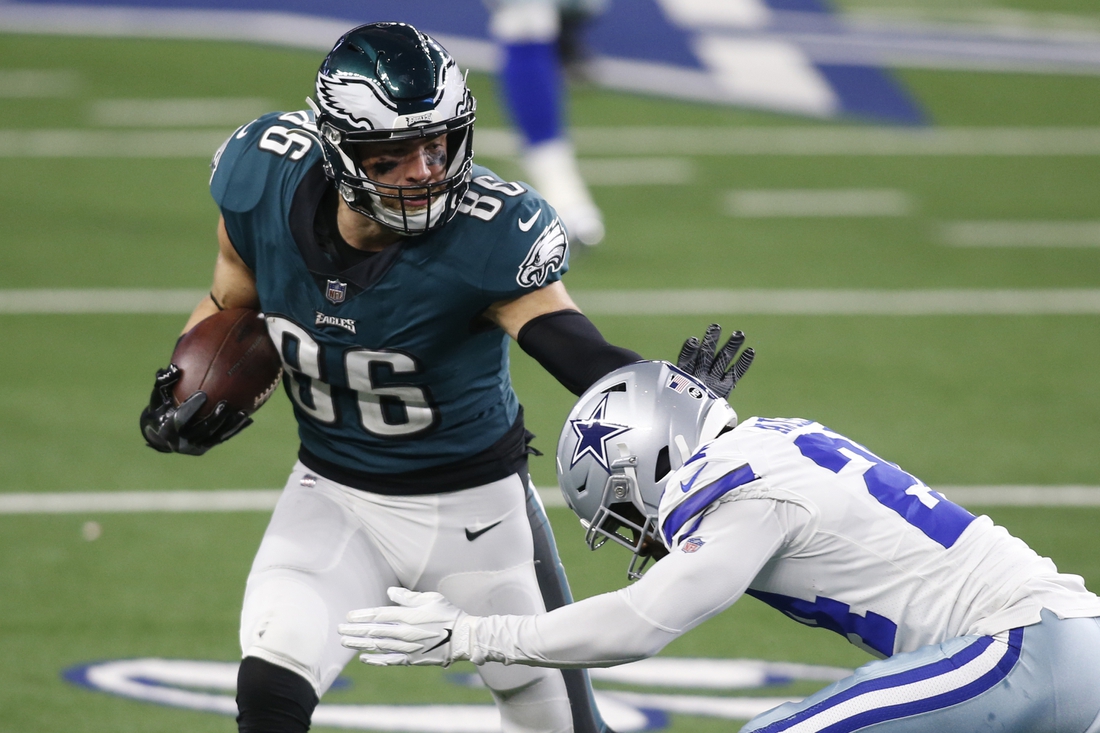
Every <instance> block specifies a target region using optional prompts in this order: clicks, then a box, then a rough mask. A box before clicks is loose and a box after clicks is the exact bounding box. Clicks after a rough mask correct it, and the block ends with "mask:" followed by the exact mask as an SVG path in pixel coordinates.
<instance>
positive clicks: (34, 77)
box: [0, 69, 79, 99]
mask: <svg viewBox="0 0 1100 733" xmlns="http://www.w3.org/2000/svg"><path fill="white" fill-rule="evenodd" d="M78 80H79V77H78V75H77V73H76V72H75V71H69V70H67V69H0V99H33V98H49V97H70V96H72V95H74V94H75V93H76V91H77V88H78V86H79V85H78Z"/></svg>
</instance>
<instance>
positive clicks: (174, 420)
mask: <svg viewBox="0 0 1100 733" xmlns="http://www.w3.org/2000/svg"><path fill="white" fill-rule="evenodd" d="M182 376H183V372H181V371H180V369H179V367H177V366H176V365H175V364H169V365H168V368H167V369H158V370H157V378H156V381H155V382H154V384H153V394H152V395H150V397H149V406H148V407H146V408H145V409H144V410H142V411H141V434H142V436H143V437H144V438H145V442H146V443H148V444H149V447H150V448H153V449H154V450H158V451H160V452H161V453H186V454H187V455H190V456H201V455H202V454H203V453H205V452H206V451H208V450H210V449H211V448H213V447H214V446H216V445H217V444H218V443H224V442H225V441H227V440H229V439H230V438H232V437H233V436H234V435H236V434H237V433H239V432H241V431H242V430H244V429H245V428H247V427H248V426H249V425H251V424H252V418H250V417H248V416H247V415H245V414H244V413H243V412H233V411H232V410H230V409H229V406H228V405H227V404H226V402H225V400H222V401H221V402H219V403H218V404H217V405H215V406H214V411H213V412H212V413H210V414H209V415H208V416H206V417H204V418H203V419H201V420H195V419H193V418H194V417H195V415H196V414H197V413H198V411H199V410H201V409H202V407H203V405H205V404H206V393H205V392H196V393H195V394H193V395H191V396H190V397H188V398H187V399H185V400H184V401H183V402H181V403H180V406H179V407H176V406H175V403H174V401H173V399H172V387H173V385H175V383H176V382H178V381H180V378H181V377H182Z"/></svg>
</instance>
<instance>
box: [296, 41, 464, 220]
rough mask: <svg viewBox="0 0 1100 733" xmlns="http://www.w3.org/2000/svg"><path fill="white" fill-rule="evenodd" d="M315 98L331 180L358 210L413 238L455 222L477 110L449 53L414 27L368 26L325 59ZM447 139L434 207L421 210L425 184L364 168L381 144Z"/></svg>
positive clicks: (340, 43)
mask: <svg viewBox="0 0 1100 733" xmlns="http://www.w3.org/2000/svg"><path fill="white" fill-rule="evenodd" d="M316 95H317V98H316V102H315V103H314V104H313V105H312V106H313V107H314V111H315V112H316V113H317V128H318V131H319V132H320V138H321V150H322V153H323V156H324V167H325V172H326V173H327V174H328V176H329V178H331V179H332V180H333V182H334V183H335V184H336V188H337V190H338V191H339V193H340V196H341V197H342V198H343V199H344V201H345V202H347V204H348V206H349V207H351V208H352V209H353V210H355V211H357V212H359V213H361V214H363V215H364V216H367V217H370V218H371V219H373V220H375V221H377V222H379V223H380V224H382V225H384V226H386V227H389V228H390V229H393V230H395V231H397V232H399V233H401V234H404V235H408V236H412V235H417V234H424V233H425V232H429V231H432V230H434V229H438V228H439V227H441V226H443V225H444V224H446V223H447V222H448V221H450V220H451V218H452V217H453V216H454V215H455V213H456V212H457V211H458V206H459V204H461V203H462V197H463V196H464V195H465V194H466V191H467V189H468V188H469V185H470V170H471V166H472V165H473V152H474V151H473V124H474V110H475V107H476V103H475V101H474V97H473V95H472V94H470V90H469V89H468V88H467V87H466V80H465V78H464V75H463V74H462V73H461V72H459V70H458V66H457V65H456V64H455V62H454V59H452V58H451V56H450V54H448V53H447V52H446V51H445V50H444V49H443V47H442V46H440V45H439V44H438V43H437V42H436V41H435V40H433V39H432V38H431V37H429V36H428V35H426V34H424V33H421V32H420V31H418V30H417V29H416V28H413V27H412V26H411V25H407V24H405V23H371V24H368V25H363V26H359V27H358V28H354V29H352V30H350V31H348V32H347V33H345V34H344V35H343V36H342V37H341V38H340V40H339V41H337V42H336V45H335V46H334V47H333V49H332V51H331V52H329V54H328V56H326V57H325V60H324V62H323V63H322V64H321V68H320V69H319V70H318V72H317V86H316ZM310 101H311V102H312V101H313V100H310ZM439 136H446V152H447V160H446V162H445V174H444V178H443V180H441V181H439V182H436V183H432V184H431V185H430V186H429V194H430V195H429V196H427V197H426V198H427V204H426V205H425V204H423V203H420V204H416V203H415V202H416V201H420V202H423V201H424V199H425V196H424V193H425V187H424V186H422V185H421V186H415V185H414V186H404V185H391V184H381V183H379V182H377V181H374V180H372V179H371V178H370V177H369V176H368V175H367V173H366V171H364V170H363V168H362V161H363V160H365V159H367V158H368V157H370V155H371V152H370V150H371V146H372V145H377V144H379V143H392V142H394V141H404V140H416V139H431V138H436V137H439Z"/></svg>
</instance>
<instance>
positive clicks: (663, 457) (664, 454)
mask: <svg viewBox="0 0 1100 733" xmlns="http://www.w3.org/2000/svg"><path fill="white" fill-rule="evenodd" d="M670 473H672V462H671V461H670V460H669V455H668V446H667V445H666V446H665V447H664V448H662V449H661V450H660V451H658V452H657V464H656V466H655V468H654V471H653V481H654V483H660V482H661V480H663V479H664V477H665V476H668V475H669V474H670Z"/></svg>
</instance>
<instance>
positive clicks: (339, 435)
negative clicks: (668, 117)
mask: <svg viewBox="0 0 1100 733" xmlns="http://www.w3.org/2000/svg"><path fill="white" fill-rule="evenodd" d="M315 94H316V99H315V100H309V101H310V105H311V107H312V110H311V111H310V110H305V111H296V112H288V113H279V112H272V113H270V114H267V115H264V116H262V117H260V118H259V119H256V120H254V121H252V122H250V123H248V124H246V125H244V126H243V127H241V128H239V129H238V130H237V131H236V132H234V133H233V134H232V135H231V136H230V137H229V139H228V140H227V141H226V142H225V144H224V145H223V146H222V147H221V149H219V150H218V152H217V153H216V154H215V157H214V161H213V164H212V166H213V169H214V170H213V174H212V176H211V179H210V190H211V194H212V195H213V197H214V199H215V201H216V202H217V204H218V207H219V209H220V212H221V218H220V220H219V222H218V242H219V254H218V259H217V263H216V265H215V269H214V280H213V287H212V289H211V291H210V295H209V296H208V297H206V298H204V299H203V300H202V301H201V302H200V303H199V304H198V306H197V307H196V308H195V310H194V312H193V313H192V315H191V318H190V319H189V320H188V322H187V325H186V327H185V331H186V330H188V329H190V328H191V327H192V326H194V325H195V324H196V323H198V322H199V321H201V320H202V319H203V318H205V317H207V316H209V315H211V314H213V313H215V312H216V311H218V310H219V309H223V308H232V307H247V308H256V309H260V310H262V311H263V312H264V315H265V317H266V319H267V326H268V330H269V332H270V334H271V336H272V339H273V340H274V342H275V344H276V345H277V347H278V348H279V349H280V354H281V356H282V359H283V363H284V380H285V386H286V388H287V393H288V395H289V396H290V398H291V400H292V402H293V405H294V414H295V418H296V419H297V421H298V427H299V437H300V439H301V448H300V450H299V453H298V462H297V463H296V465H295V466H294V468H293V470H292V472H291V474H290V477H289V479H288V480H287V483H286V486H285V488H284V490H283V492H282V494H281V496H280V499H279V502H278V505H277V506H276V508H275V510H274V513H273V514H272V517H271V521H270V524H269V525H268V528H267V530H266V532H265V534H264V538H263V540H262V541H261V543H260V548H259V550H258V551H257V553H256V557H255V560H254V562H253V565H252V570H251V572H250V573H249V577H248V582H247V585H246V589H245V597H244V607H243V610H242V612H241V629H240V642H241V651H242V657H243V659H242V662H241V665H240V672H239V675H238V680H237V705H238V709H239V716H238V718H237V721H238V726H239V729H240V731H241V732H242V733H302V732H303V731H305V730H308V728H309V726H310V723H311V719H312V715H313V711H314V709H315V707H316V705H317V703H318V700H319V699H320V697H321V696H322V695H323V694H324V693H325V691H326V690H327V689H328V688H329V686H330V685H331V684H332V683H333V681H334V680H335V679H336V676H337V675H338V674H339V673H340V670H341V669H343V667H344V665H345V664H346V663H347V662H348V660H349V659H350V658H351V656H352V653H351V652H349V651H348V650H347V649H345V648H344V647H342V646H341V645H340V639H339V636H338V635H337V633H336V624H337V623H338V622H339V621H340V620H342V619H343V617H344V616H345V614H346V613H347V612H348V611H349V610H351V609H353V608H357V607H362V606H364V605H376V604H379V603H384V602H385V600H386V596H385V593H386V589H387V588H388V587H390V586H392V585H404V586H407V587H409V588H415V589H420V590H441V591H445V592H447V593H448V594H449V595H451V596H452V597H454V598H455V599H456V601H457V602H458V603H459V604H460V605H463V606H464V607H466V608H467V609H468V610H470V611H471V612H475V613H494V612H512V613H535V612H539V611H542V610H544V608H555V607H557V606H560V605H562V604H565V603H568V602H569V601H570V600H571V599H570V596H569V588H568V585H567V584H566V582H565V576H564V574H563V573H562V572H561V565H560V561H559V560H558V558H557V555H556V550H555V547H554V542H553V536H552V534H551V532H550V525H549V522H548V521H547V518H546V515H545V512H544V510H543V508H542V504H541V502H540V501H539V499H538V495H537V493H536V492H535V490H534V488H533V487H532V486H531V483H530V480H529V478H528V475H527V454H528V452H529V451H528V448H527V443H528V441H529V440H530V438H531V437H533V436H530V435H529V434H528V433H527V432H526V430H525V429H524V424H523V411H522V409H521V407H520V405H519V403H518V400H517V398H516V395H515V393H514V392H513V390H512V386H511V380H510V376H509V373H508V344H509V338H512V339H515V340H516V341H517V342H518V343H519V344H520V346H521V347H522V348H523V349H524V350H526V351H527V352H528V353H529V354H531V355H532V356H534V357H535V358H536V359H537V360H538V361H539V362H540V363H541V364H542V365H543V366H544V367H545V368H546V369H547V370H548V371H550V372H551V374H553V375H554V376H555V377H556V378H557V379H558V380H559V381H560V382H562V384H563V385H565V386H566V387H567V388H568V389H570V390H572V391H574V392H575V393H578V394H579V393H580V392H583V391H584V389H586V388H587V387H588V386H589V385H590V384H591V383H592V382H594V381H595V380H596V379H598V378H599V377H600V376H602V375H603V374H606V373H607V372H609V371H611V370H613V369H615V368H616V367H618V366H621V365H622V364H627V363H632V362H634V361H637V360H638V359H640V358H641V357H639V356H638V355H637V354H635V353H634V352H632V351H629V350H627V349H622V348H619V347H615V346H612V345H611V344H608V343H607V342H606V341H605V340H604V339H603V337H602V336H600V334H599V332H598V331H597V330H596V328H595V326H593V325H592V323H591V322H590V321H588V319H587V318H586V317H585V316H583V315H582V314H581V313H580V312H579V311H578V310H577V308H576V306H575V305H574V303H573V301H572V300H571V299H570V298H569V295H568V293H566V291H565V288H564V286H563V285H562V284H561V275H562V273H564V272H565V270H566V269H567V260H568V239H567V237H566V234H565V232H564V231H563V229H562V225H561V222H560V221H559V219H558V217H557V215H556V214H555V212H554V210H553V208H552V207H551V206H550V204H548V203H547V202H546V201H545V200H544V199H543V198H542V197H541V196H539V195H538V194H537V193H535V192H534V191H531V190H528V189H527V188H526V187H524V186H521V185H519V184H517V183H512V182H507V181H503V180H501V179H499V178H498V177H496V176H495V175H494V174H493V173H492V172H491V171H489V170H488V169H486V168H482V167H480V166H477V165H474V164H473V160H472V154H473V148H472V144H471V139H472V128H473V124H474V118H475V107H476V104H475V101H474V98H473V96H472V95H471V94H470V92H469V90H468V89H467V87H466V83H465V80H464V76H463V74H462V73H461V72H460V71H459V70H458V67H457V66H456V65H455V63H454V61H453V59H452V58H451V57H450V55H449V54H448V53H447V52H446V51H445V50H444V49H443V48H442V47H440V46H439V45H438V44H437V43H436V42H435V41H434V40H433V39H432V38H430V37H428V36H426V35H424V34H422V33H420V32H419V31H417V30H416V29H415V28H413V27H412V26H409V25H406V24H402V23H372V24H369V25H365V26H361V27H359V28H356V29H353V30H351V31H349V32H348V33H347V34H345V35H344V36H343V37H342V38H340V40H339V41H337V43H336V45H335V46H334V47H333V49H332V51H331V52H330V53H329V54H328V56H327V57H326V58H325V60H324V62H323V63H322V64H321V68H320V70H319V71H318V73H317V77H316V90H315ZM180 374H181V372H180V371H179V369H178V368H176V367H175V365H169V367H168V368H167V369H162V370H160V371H159V372H158V373H157V377H156V386H155V388H154V390H153V394H152V397H151V400H150V404H149V407H148V408H147V409H146V410H145V411H144V412H143V413H142V415H141V428H142V434H143V435H144V437H145V439H146V441H147V442H148V443H149V445H150V446H152V447H153V448H156V449H157V450H159V451H163V452H180V453H189V454H202V453H204V452H205V451H206V450H208V449H209V448H210V447H212V446H214V445H217V444H218V443H220V442H222V441H224V440H227V439H228V438H230V437H232V436H233V435H235V434H237V433H238V432H239V431H240V430H241V429H242V428H243V427H245V426H246V425H247V424H248V421H247V419H246V418H245V417H244V415H243V414H230V413H228V412H227V411H226V409H225V404H224V403H221V404H219V405H218V406H216V407H215V409H214V412H213V413H212V414H211V415H210V416H209V417H207V418H204V419H202V420H197V419H195V416H196V414H197V413H196V411H197V410H198V408H199V407H201V406H202V404H203V403H204V402H205V400H206V396H205V395H204V394H203V393H201V392H197V393H195V394H194V395H192V396H191V397H188V398H186V399H184V400H183V401H182V402H181V403H180V404H179V405H177V404H175V402H174V401H173V399H172V386H173V385H174V384H175V383H176V382H177V381H178V380H179V378H180ZM481 676H482V679H483V680H484V681H485V684H486V686H487V687H488V688H489V690H490V691H491V692H492V695H493V698H494V700H495V701H496V703H497V706H498V709H499V711H500V716H501V725H502V730H503V731H504V733H565V732H566V731H573V732H574V733H601V732H602V731H603V730H605V726H604V725H603V722H602V720H601V719H600V716H599V714H598V712H597V711H596V709H595V705H594V702H593V700H592V694H591V689H590V687H589V686H588V682H587V676H586V675H585V673H584V672H583V671H579V670H574V671H569V672H566V673H559V672H549V673H548V672H545V671H541V670H534V669H532V668H524V667H505V666H503V665H489V666H486V667H484V668H482V669H481Z"/></svg>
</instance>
